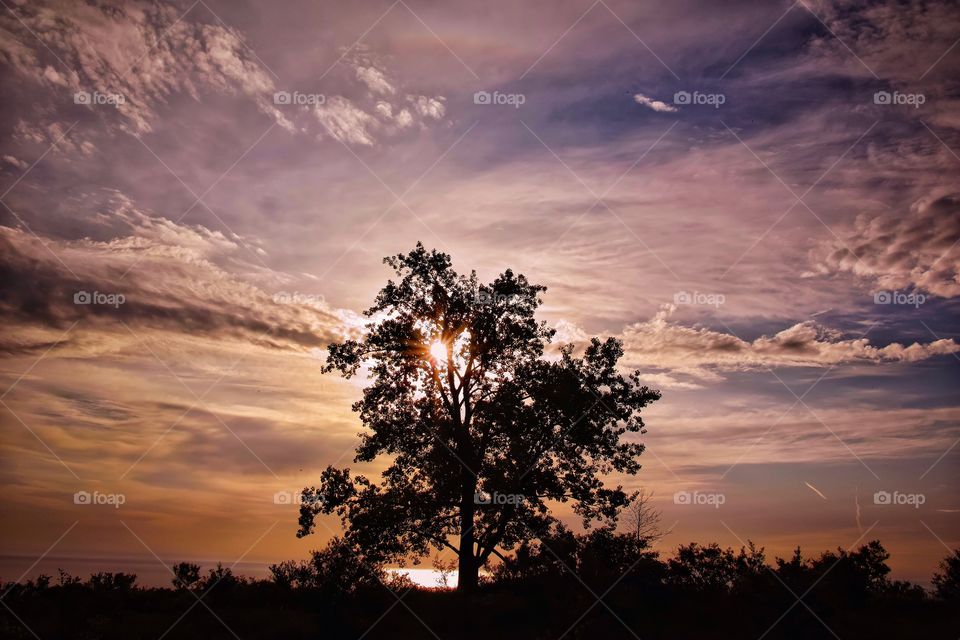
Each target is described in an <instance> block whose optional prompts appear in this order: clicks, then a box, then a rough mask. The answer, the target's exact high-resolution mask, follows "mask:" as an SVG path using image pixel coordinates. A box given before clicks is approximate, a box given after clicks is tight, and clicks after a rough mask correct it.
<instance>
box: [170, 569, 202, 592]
mask: <svg viewBox="0 0 960 640" xmlns="http://www.w3.org/2000/svg"><path fill="white" fill-rule="evenodd" d="M171 582H172V583H173V586H174V587H176V588H177V589H193V588H195V587H196V585H197V584H198V583H199V582H200V565H198V564H193V563H191V562H178V563H177V564H175V565H173V580H171Z"/></svg>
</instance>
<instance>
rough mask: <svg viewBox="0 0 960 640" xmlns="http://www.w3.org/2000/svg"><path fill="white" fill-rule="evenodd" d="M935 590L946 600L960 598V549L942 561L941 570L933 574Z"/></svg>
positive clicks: (937, 594)
mask: <svg viewBox="0 0 960 640" xmlns="http://www.w3.org/2000/svg"><path fill="white" fill-rule="evenodd" d="M933 591H934V593H935V594H936V596H937V597H938V598H943V599H944V600H960V549H955V550H954V552H953V553H952V554H950V555H949V556H947V557H946V558H944V559H943V560H941V561H940V570H939V571H937V572H936V573H934V574H933Z"/></svg>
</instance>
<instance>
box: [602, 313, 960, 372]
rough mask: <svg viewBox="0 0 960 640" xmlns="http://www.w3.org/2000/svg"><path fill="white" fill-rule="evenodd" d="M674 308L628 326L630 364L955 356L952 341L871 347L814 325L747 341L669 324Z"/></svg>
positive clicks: (754, 364) (723, 365)
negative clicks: (646, 320) (648, 319)
mask: <svg viewBox="0 0 960 640" xmlns="http://www.w3.org/2000/svg"><path fill="white" fill-rule="evenodd" d="M674 310H675V307H674V306H673V305H665V306H664V308H663V309H661V310H660V311H659V312H658V313H657V314H656V315H655V316H654V318H653V319H651V320H650V321H648V322H639V323H636V324H633V325H630V326H628V327H626V328H625V329H624V331H623V333H622V335H621V337H622V339H623V342H624V349H625V351H626V358H625V364H627V365H629V366H649V365H653V366H657V367H664V368H677V369H688V370H689V369H690V368H693V367H715V368H718V369H720V370H725V369H726V370H731V369H751V368H758V367H824V366H831V365H839V364H856V363H879V362H918V361H921V360H926V359H927V358H931V357H934V356H938V355H944V354H951V353H957V352H958V351H960V345H958V344H957V343H956V342H954V341H953V340H952V339H950V340H936V341H934V342H930V343H927V344H920V343H913V344H911V345H903V344H900V343H895V342H894V343H891V344H888V345H886V346H884V347H878V346H874V345H871V344H870V341H869V339H868V338H844V337H843V336H842V334H841V333H840V332H839V331H837V330H833V329H829V328H826V327H823V326H821V325H818V324H816V323H814V322H812V321H805V322H799V323H797V324H795V325H793V326H791V327H788V328H786V329H784V330H782V331H780V332H779V333H776V334H774V335H773V336H769V337H768V336H761V337H759V338H757V339H755V340H753V341H747V340H743V339H741V338H739V337H737V336H735V335H733V334H732V333H725V332H720V331H714V330H712V329H707V328H695V327H687V326H683V325H680V324H677V323H674V322H671V321H670V316H671V314H672V313H673V311H674Z"/></svg>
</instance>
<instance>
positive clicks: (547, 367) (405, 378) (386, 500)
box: [298, 244, 660, 589]
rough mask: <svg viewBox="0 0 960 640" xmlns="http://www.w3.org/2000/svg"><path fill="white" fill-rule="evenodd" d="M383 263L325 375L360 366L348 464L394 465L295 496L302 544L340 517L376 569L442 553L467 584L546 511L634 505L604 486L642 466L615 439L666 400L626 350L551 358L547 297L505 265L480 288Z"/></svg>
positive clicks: (588, 513)
mask: <svg viewBox="0 0 960 640" xmlns="http://www.w3.org/2000/svg"><path fill="white" fill-rule="evenodd" d="M384 262H385V263H386V264H388V265H389V266H390V267H392V268H393V269H394V271H395V272H396V276H397V278H398V280H397V281H393V280H390V281H388V282H387V284H386V285H385V286H384V287H383V289H381V291H380V293H379V294H378V295H377V297H376V300H375V301H374V304H373V306H372V307H370V309H368V310H367V311H366V315H367V317H368V318H370V322H369V323H368V325H367V331H366V333H365V335H364V336H363V338H362V339H359V340H347V341H345V342H343V343H339V344H332V345H330V346H329V348H328V351H329V354H328V359H327V362H326V365H325V367H324V370H325V371H328V372H330V371H336V372H339V373H340V374H342V375H343V376H345V377H347V378H350V377H352V376H354V375H356V374H357V373H358V371H359V370H360V368H361V367H364V368H365V372H366V373H367V374H368V375H369V379H370V384H369V385H368V386H367V387H366V388H365V389H364V391H363V397H362V399H361V400H359V401H358V402H357V403H356V404H354V406H353V409H354V411H356V412H357V413H358V414H359V416H360V420H361V422H362V423H363V424H364V426H365V427H366V428H367V431H366V432H365V433H364V434H363V435H362V436H361V443H360V446H359V447H358V449H357V453H356V458H355V461H357V462H371V461H374V460H376V459H379V458H381V457H383V458H385V459H386V460H387V461H389V467H388V468H387V470H386V471H385V472H384V473H383V480H382V481H381V482H380V483H376V482H374V481H372V480H369V479H367V478H366V477H364V476H361V475H356V476H352V477H351V475H350V472H349V469H336V468H333V467H328V468H327V469H326V470H325V471H324V472H323V473H322V475H321V478H320V483H319V485H318V486H316V487H308V488H306V489H304V492H303V496H304V501H303V503H302V505H301V512H300V531H299V533H298V535H300V536H303V535H308V534H309V533H311V532H312V531H313V526H314V518H315V516H317V515H318V514H320V513H324V514H329V513H336V514H337V515H339V516H340V518H341V520H342V523H343V525H344V527H345V529H346V530H345V533H344V540H345V541H346V542H347V543H348V544H349V545H350V546H351V547H354V548H356V549H359V550H360V551H361V553H362V554H363V555H364V557H365V558H366V560H367V561H368V562H369V563H370V564H371V565H374V566H379V565H381V564H383V563H385V562H388V561H398V560H401V559H403V558H409V557H413V558H422V557H424V556H426V555H428V554H429V553H431V551H433V550H440V549H444V548H446V549H448V550H450V551H453V552H454V553H455V554H457V556H458V558H459V575H460V587H461V589H464V588H472V587H474V586H475V585H476V582H477V574H478V570H479V568H480V567H481V566H483V565H484V564H486V563H487V562H488V561H489V560H490V558H491V556H500V557H502V555H503V552H507V551H509V550H511V549H513V548H514V547H516V546H517V545H519V544H521V543H523V542H524V541H527V540H530V539H532V538H536V537H537V536H539V535H543V534H544V533H545V532H546V531H547V530H548V529H549V527H550V525H551V523H552V517H551V515H550V509H549V506H548V502H549V501H559V502H570V503H572V509H573V511H574V512H575V513H576V514H578V515H579V516H580V517H581V518H582V520H583V522H584V524H587V523H590V522H599V523H600V524H601V525H603V524H609V523H611V522H613V521H614V520H615V519H616V517H617V515H618V513H619V511H620V510H621V509H622V508H623V507H624V506H626V505H627V504H628V502H629V500H630V498H631V496H628V495H627V494H626V493H625V492H624V490H623V489H622V487H619V486H617V487H612V488H611V487H606V486H605V485H604V483H603V481H602V478H603V477H604V476H606V475H607V474H610V473H613V472H619V473H625V474H635V473H637V471H639V469H640V464H639V462H638V460H637V458H638V457H639V455H640V454H641V453H642V452H643V445H642V444H640V443H638V442H636V441H635V440H633V439H628V438H624V436H625V435H627V434H634V433H643V432H644V422H643V420H642V418H641V416H640V411H641V409H643V408H644V407H646V406H647V405H648V404H650V403H651V402H654V401H655V400H657V399H658V398H659V397H660V394H659V392H657V391H652V390H650V389H648V388H647V387H646V386H643V385H642V384H640V379H639V372H633V373H632V374H630V375H629V376H624V375H621V373H620V372H619V369H618V363H619V360H620V358H621V357H622V356H623V347H622V345H621V344H620V342H619V341H617V340H615V339H613V338H610V339H607V340H605V341H601V340H599V339H597V338H594V339H593V340H591V341H590V343H589V345H587V347H586V348H585V350H584V351H583V354H582V355H581V356H579V357H578V356H575V355H574V347H573V345H562V346H560V348H559V350H558V351H557V353H556V354H555V357H546V355H545V350H546V348H547V346H548V345H549V343H550V341H551V339H552V338H553V335H554V331H553V330H552V329H550V328H548V327H547V326H546V324H545V323H543V322H538V321H537V320H536V319H535V317H534V316H535V313H536V311H537V308H538V307H539V306H540V304H541V303H542V300H541V299H540V294H541V293H543V292H544V291H545V290H546V288H545V287H543V286H540V285H536V284H531V283H529V282H528V281H527V279H526V278H525V277H524V276H522V275H518V274H514V273H513V272H512V271H511V270H509V269H508V270H507V271H505V272H503V273H502V274H500V276H498V277H497V278H496V279H494V280H493V282H491V283H489V284H481V283H480V282H479V280H478V278H477V275H476V273H471V274H470V275H469V276H463V275H459V274H458V273H457V272H455V271H454V270H453V267H452V264H451V261H450V256H448V255H446V254H443V253H439V252H437V251H427V250H426V249H425V248H424V247H423V245H421V244H418V245H417V247H416V248H415V249H414V250H413V251H411V252H410V253H409V254H407V255H403V254H400V255H397V256H394V257H390V258H387V259H385V261H384ZM497 496H500V497H505V498H506V499H504V500H503V501H498V500H499V499H498V498H497Z"/></svg>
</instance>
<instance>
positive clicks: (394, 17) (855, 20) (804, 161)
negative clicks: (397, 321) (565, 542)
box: [0, 0, 960, 584]
mask: <svg viewBox="0 0 960 640" xmlns="http://www.w3.org/2000/svg"><path fill="white" fill-rule="evenodd" d="M958 42H960V14H958V12H957V11H956V8H955V7H953V6H951V4H950V3H947V2H896V3H895V2H853V1H847V0H844V1H833V2H828V1H816V0H800V1H797V2H794V3H790V2H786V1H766V2H752V1H732V2H724V3H716V2H709V1H706V0H681V1H678V2H626V1H618V0H596V1H594V2H592V3H591V2H590V0H578V1H577V2H565V1H564V2H543V1H542V0H533V1H530V2H523V3H508V2H498V3H475V2H462V1H456V2H426V1H422V0H397V1H396V2H392V3H391V2H389V0H386V1H383V2H380V1H375V2H366V3H354V4H343V3H327V2H322V3H317V2H306V1H303V2H300V1H295V0H292V1H284V2H278V3H269V2H263V3H252V2H236V1H226V0H224V1H219V0H197V1H196V2H193V3H192V4H191V2H190V1H189V0H185V1H183V2H179V3H166V2H161V3H152V2H139V1H136V0H130V1H124V2H116V3H114V2H103V1H96V0H95V1H91V2H85V3H79V2H25V1H22V0H21V1H17V0H4V1H3V8H2V11H0V81H2V84H3V87H4V90H3V94H4V97H3V102H2V107H0V131H2V132H3V133H2V137H0V203H2V205H3V206H2V207H0V243H2V246H3V250H2V252H0V271H2V278H0V309H2V314H3V324H4V331H3V333H2V336H0V358H2V362H0V392H2V396H0V424H2V430H0V477H2V480H3V485H4V487H5V489H4V491H2V492H0V512H2V513H3V515H4V517H3V518H2V519H0V541H2V547H3V555H2V557H0V577H2V578H3V579H4V580H14V579H17V578H20V577H32V576H35V575H37V574H38V573H40V572H46V573H53V574H55V573H56V569H57V568H64V569H66V570H68V571H70V572H71V573H75V574H80V575H85V574H86V573H89V572H92V571H96V570H101V569H103V570H134V571H136V572H137V573H138V574H140V576H141V582H145V583H154V584H162V583H164V582H166V581H167V574H166V569H165V568H164V566H163V565H164V564H167V565H169V564H172V563H173V562H177V561H181V560H191V561H197V562H201V563H203V564H205V565H209V564H211V563H215V562H217V561H222V562H223V563H224V564H225V565H228V566H235V567H236V570H238V571H240V572H245V573H249V574H251V575H263V574H264V567H265V566H266V564H269V563H272V562H279V561H282V560H286V559H291V558H303V557H306V556H307V554H308V552H309V551H310V550H311V549H315V548H319V547H321V546H322V545H323V543H324V541H325V540H326V539H328V538H329V537H331V536H332V535H334V534H335V533H336V532H337V531H338V530H339V523H338V522H337V521H336V520H335V519H328V520H323V521H321V522H320V523H319V526H318V532H317V533H316V534H315V535H313V536H310V537H307V538H304V539H301V540H298V539H297V538H295V536H294V534H295V532H296V529H297V506H296V504H293V502H294V501H293V500H291V499H290V496H292V495H293V494H294V492H296V491H298V490H300V489H301V488H303V487H304V486H307V485H311V484H315V483H316V482H317V480H318V478H319V472H320V470H322V469H323V468H324V467H326V466H327V465H329V464H334V465H338V466H350V467H351V468H352V469H353V470H354V471H358V472H365V473H374V474H375V473H376V472H377V471H378V470H379V469H381V468H382V467H383V466H385V465H384V464H383V463H382V462H381V463H370V464H363V465H357V464H354V463H353V462H352V450H353V448H354V447H355V446H356V444H357V442H358V438H357V434H358V433H359V432H360V429H361V425H360V423H359V420H358V418H357V417H356V416H355V415H354V414H352V413H351V411H350V405H351V403H352V402H353V401H354V400H356V399H357V398H358V397H359V394H360V389H361V385H362V381H360V382H358V381H355V380H354V381H343V380H340V379H337V378H335V377H333V376H324V375H322V374H321V373H320V367H321V365H322V363H323V359H324V353H325V347H326V345H327V344H329V343H330V342H332V341H338V340H342V339H345V338H347V337H352V336H357V335H359V333H360V332H361V331H362V330H363V323H364V318H363V316H362V312H363V310H364V309H366V308H367V307H368V306H369V305H370V304H371V303H372V301H373V298H374V296H375V294H376V292H377V291H378V289H379V288H380V286H382V285H383V284H384V283H385V282H386V280H387V278H388V277H389V276H390V275H391V274H390V272H389V270H388V268H387V267H385V266H384V265H383V264H382V262H381V260H382V258H383V257H384V256H388V255H394V254H397V253H400V252H406V251H409V250H410V249H412V248H413V247H414V245H415V244H416V242H417V241H422V242H423V243H424V244H425V245H426V246H427V247H429V248H436V249H438V250H442V251H444V252H447V253H449V254H451V255H452V257H453V260H454V265H455V267H456V268H457V269H459V270H461V271H463V272H468V271H469V270H470V269H476V270H477V272H478V274H479V275H480V276H481V277H482V278H484V279H486V280H490V279H492V278H493V277H495V276H496V274H498V273H500V272H502V271H503V270H505V269H506V268H513V269H514V270H515V271H519V272H521V273H524V274H525V275H527V277H528V278H529V279H530V280H531V281H533V282H537V283H540V284H543V285H545V286H547V288H548V290H547V292H546V293H545V294H544V305H543V307H542V308H541V311H540V317H541V318H542V319H543V320H545V321H547V322H548V323H549V324H550V325H552V326H554V327H556V328H557V337H558V340H561V341H563V342H573V343H575V344H578V345H582V344H583V343H584V342H586V341H587V340H588V339H589V338H590V337H591V336H616V337H618V338H620V339H622V340H623V341H624V345H625V356H624V366H625V370H626V369H639V370H641V371H642V372H643V376H644V378H643V379H644V381H645V382H646V383H647V384H649V385H650V386H651V387H655V388H658V389H660V390H661V392H662V394H663V398H662V400H660V401H659V402H657V403H656V404H655V405H654V406H652V407H650V409H649V410H647V416H646V422H647V424H648V432H647V434H646V435H644V436H643V437H642V441H643V442H644V444H645V445H646V446H647V450H646V452H645V453H644V454H643V456H642V461H643V469H642V471H641V472H640V473H639V474H638V475H637V476H633V477H626V478H611V480H610V481H611V483H616V482H622V483H623V484H624V486H626V487H627V488H631V489H639V488H641V487H645V488H647V489H648V490H649V491H652V492H653V493H654V502H655V504H656V506H657V508H659V509H661V510H662V512H663V524H664V528H665V529H667V530H668V534H667V535H666V536H665V537H664V538H663V539H662V540H661V541H660V542H659V543H658V547H657V548H658V549H660V550H662V551H663V553H664V554H665V555H669V554H670V553H671V550H672V549H675V548H676V546H677V545H679V544H684V543H688V542H691V541H699V542H709V541H717V542H720V543H721V544H724V545H730V546H734V547H736V548H739V547H740V546H741V544H745V542H746V541H747V540H748V539H749V540H753V541H755V542H756V543H757V544H759V545H761V546H765V547H766V549H767V553H768V556H769V557H772V556H774V555H781V556H785V555H787V554H789V553H791V550H792V549H793V548H794V547H796V546H797V545H801V546H802V547H803V549H804V550H805V551H809V552H811V553H819V552H820V551H822V550H826V549H835V548H837V547H843V548H848V547H851V546H855V545H857V544H862V543H865V542H867V541H868V540H871V539H874V538H878V539H880V540H881V541H882V542H883V543H884V545H885V546H886V547H887V549H888V550H889V551H890V552H891V554H892V558H891V560H890V565H891V566H892V568H893V576H894V577H896V578H900V579H910V580H915V581H918V582H921V583H927V582H928V581H929V578H930V575H931V573H932V572H933V570H934V569H935V568H936V564H937V562H938V561H939V559H941V558H943V557H944V556H946V555H947V554H948V552H949V550H950V549H951V548H956V547H957V546H960V491H958V471H960V447H958V446H957V444H958V442H960V423H958V420H960V402H958V397H957V393H956V390H957V385H958V382H960V375H958V363H960V342H958V340H960V335H958V324H957V321H958V319H960V300H958V297H960V249H958V248H957V243H958V241H960V187H958V182H957V177H958V175H960V174H958V170H960V156H958V152H960V44H958ZM557 513H558V515H560V516H561V519H563V520H564V521H566V522H568V523H570V524H571V525H575V524H576V519H575V518H572V517H570V513H569V510H565V509H564V508H563V507H562V506H561V507H560V508H559V509H558V512H557Z"/></svg>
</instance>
